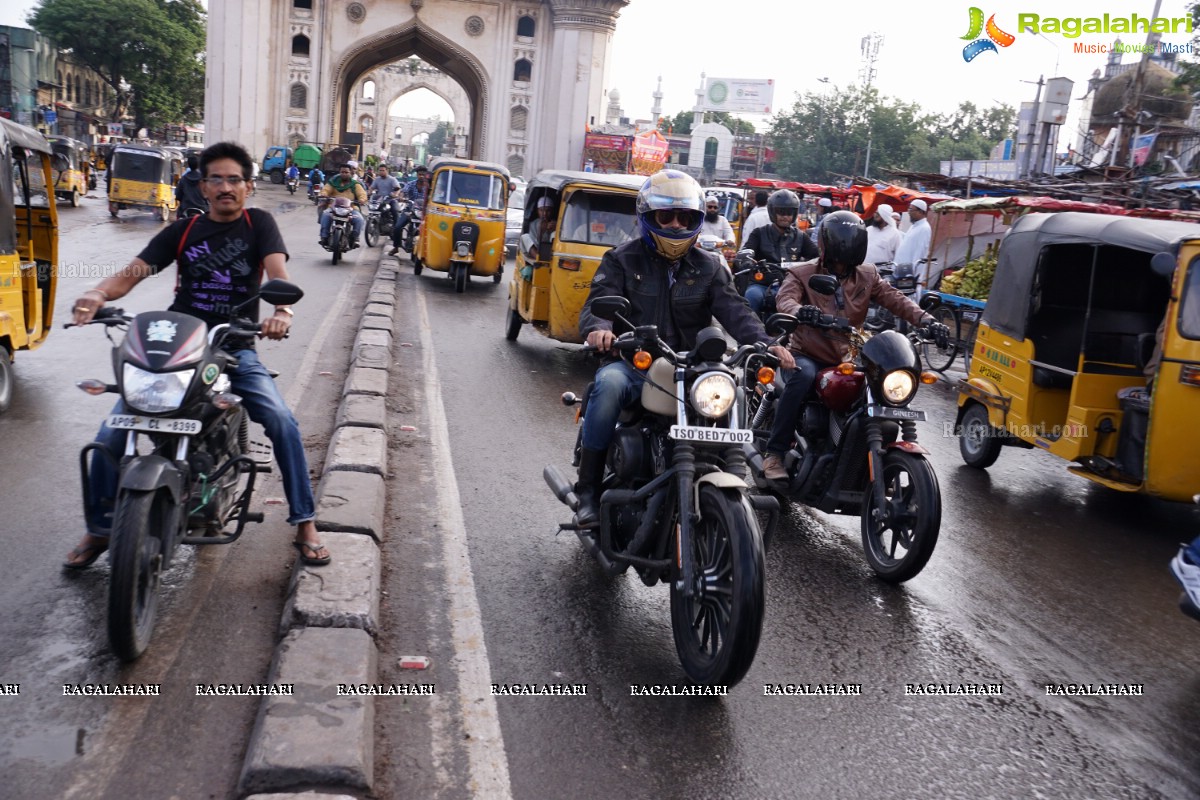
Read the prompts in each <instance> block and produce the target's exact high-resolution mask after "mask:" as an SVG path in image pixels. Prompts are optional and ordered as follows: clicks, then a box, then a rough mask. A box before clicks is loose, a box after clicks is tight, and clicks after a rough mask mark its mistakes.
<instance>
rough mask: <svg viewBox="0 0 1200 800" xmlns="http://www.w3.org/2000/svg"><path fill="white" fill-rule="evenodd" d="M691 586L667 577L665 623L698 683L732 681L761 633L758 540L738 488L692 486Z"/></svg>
mask: <svg viewBox="0 0 1200 800" xmlns="http://www.w3.org/2000/svg"><path fill="white" fill-rule="evenodd" d="M692 553H693V557H694V559H695V564H696V572H697V578H698V584H699V585H698V587H697V592H696V594H695V595H694V596H692V597H685V596H684V594H683V590H682V589H681V588H679V587H678V586H677V585H676V584H675V583H672V585H671V630H672V632H673V633H674V636H675V650H676V652H677V653H678V654H679V662H680V664H682V665H683V671H684V672H686V673H687V675H688V677H689V678H691V679H692V680H693V681H695V682H696V683H697V684H700V685H702V686H733V685H734V684H736V683H737V682H738V681H740V680H741V679H742V678H744V677H745V675H746V673H747V672H748V671H749V670H750V665H751V664H752V663H753V662H754V656H755V654H756V653H757V652H758V642H759V638H760V636H761V635H762V621H763V608H764V606H765V603H766V600H765V590H764V567H763V547H762V541H761V537H760V536H759V534H758V529H757V521H756V520H755V518H754V512H753V511H751V510H750V506H749V503H747V502H746V500H745V499H744V498H743V497H741V495H740V493H738V492H732V491H722V490H721V489H718V488H717V487H715V486H709V485H705V486H701V487H700V520H699V522H698V524H697V525H696V526H695V528H694V531H693V538H692Z"/></svg>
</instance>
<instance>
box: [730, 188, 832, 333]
mask: <svg viewBox="0 0 1200 800" xmlns="http://www.w3.org/2000/svg"><path fill="white" fill-rule="evenodd" d="M799 213H800V197H799V196H798V195H797V194H796V193H795V192H793V191H791V190H790V189H779V190H778V191H775V192H772V193H771V196H770V197H768V198H767V217H768V218H769V219H770V220H771V224H770V225H763V226H761V227H758V228H755V229H754V230H753V231H752V232H751V233H750V237H749V238H748V239H746V242H745V244H743V245H742V249H744V250H753V251H754V259H755V260H756V261H767V262H768V263H771V264H779V265H781V266H784V267H785V268H786V267H787V265H788V264H791V263H795V262H799V261H808V260H810V259H813V258H816V257H817V246H816V245H815V244H813V242H812V240H811V239H809V238H808V236H807V235H806V234H805V233H804V232H803V231H801V230H799V229H798V228H797V227H796V216H797V215H798V214H799ZM749 266H750V265H749V264H745V265H743V264H740V263H739V264H736V265H735V268H736V269H738V270H742V269H746V268H747V267H749ZM768 289H769V287H768V286H765V285H763V284H751V285H750V286H748V287H747V288H746V302H748V303H749V304H750V308H751V309H753V311H754V313H756V314H757V313H759V312H761V311H762V309H763V304H764V303H765V302H766V297H767V291H768Z"/></svg>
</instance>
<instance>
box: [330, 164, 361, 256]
mask: <svg viewBox="0 0 1200 800" xmlns="http://www.w3.org/2000/svg"><path fill="white" fill-rule="evenodd" d="M335 197H345V198H347V199H349V200H350V202H351V203H353V204H354V205H355V208H354V209H353V210H352V211H351V212H350V218H351V220H352V222H353V223H354V235H353V238H352V239H351V240H350V246H351V247H357V246H358V237H359V236H361V235H362V232H363V226H365V225H366V220H364V219H363V215H362V214H361V213H360V211H359V209H361V208H362V207H363V206H365V205H366V204H367V190H366V189H364V188H363V185H362V184H361V183H359V182H358V179H357V178H355V177H354V170H353V168H352V167H351V166H350V162H347V163H346V164H343V165H342V168H341V169H340V170H338V174H337V175H334V176H333V177H332V178H330V179H329V182H328V183H326V184H325V187H324V188H323V189H321V203H322V206H321V208H322V209H323V210H322V212H321V246H322V247H328V246H329V227H330V226H331V225H332V224H333V212H332V211H330V210H329V208H328V206H329V204H330V203H331V202H332V201H333V199H334V198H335Z"/></svg>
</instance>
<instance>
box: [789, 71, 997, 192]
mask: <svg viewBox="0 0 1200 800" xmlns="http://www.w3.org/2000/svg"><path fill="white" fill-rule="evenodd" d="M1015 119H1016V113H1015V111H1014V110H1013V109H1012V108H1011V107H1010V106H1004V105H1002V106H999V107H996V108H989V109H986V110H981V109H979V108H977V107H976V106H975V105H974V104H973V103H969V102H964V103H962V104H961V105H959V107H958V109H957V110H956V111H955V112H954V113H953V114H945V115H935V114H928V113H925V112H923V111H922V110H921V108H920V106H918V105H917V104H915V103H908V102H905V101H903V100H899V99H896V98H891V97H888V98H883V97H880V96H879V93H878V92H877V91H876V90H875V89H870V88H866V87H862V86H850V87H848V88H847V89H844V90H839V89H837V88H836V87H835V88H834V90H833V91H831V92H828V93H823V94H814V93H811V92H810V93H808V94H805V95H804V96H802V97H797V99H796V102H795V103H794V104H793V106H792V108H791V110H790V111H788V112H786V113H783V114H780V115H779V116H777V117H775V119H774V120H773V122H772V125H771V129H770V136H771V139H772V140H773V142H774V148H775V150H776V152H777V153H778V156H777V161H776V171H777V172H779V173H780V174H782V175H783V176H784V177H786V178H790V179H793V180H802V181H814V182H817V183H830V182H832V181H833V180H835V178H836V176H840V175H860V174H861V173H862V172H863V170H864V169H865V168H866V155H867V142H868V139H869V140H870V143H871V171H872V172H873V173H874V172H875V171H876V170H877V169H909V170H918V171H923V172H937V171H938V162H939V161H946V160H950V159H951V158H953V159H956V160H965V159H976V160H978V159H984V158H987V157H988V154H989V153H990V151H991V149H992V147H994V146H995V145H996V144H997V143H998V142H1000V141H1002V140H1003V139H1004V138H1006V137H1007V136H1009V135H1010V134H1011V133H1012V130H1013V128H1014V125H1015Z"/></svg>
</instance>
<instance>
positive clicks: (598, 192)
mask: <svg viewBox="0 0 1200 800" xmlns="http://www.w3.org/2000/svg"><path fill="white" fill-rule="evenodd" d="M645 182H646V176H645V175H625V174H619V173H607V174H606V173H600V172H568V171H561V170H547V171H544V172H541V173H538V175H537V177H536V178H534V179H533V181H531V182H530V184H529V186H528V187H527V188H526V190H525V223H524V226H523V227H522V229H521V230H522V235H521V243H520V246H519V248H518V252H517V266H516V269H515V270H514V271H513V276H512V280H511V282H510V283H509V285H508V314H507V316H506V318H505V325H504V330H505V336H506V338H507V339H508V340H509V341H515V340H516V338H517V336H518V335H520V333H521V326H522V325H523V324H525V323H527V322H529V323H533V324H534V326H535V327H539V328H543V329H544V330H545V332H546V333H547V334H549V336H550V337H551V338H553V339H557V340H559V341H560V342H580V341H582V339H581V338H580V336H579V312H580V310H581V309H582V308H583V303H584V301H585V300H587V296H588V290H589V289H590V288H591V286H592V276H593V275H595V273H596V267H598V266H600V259H601V258H603V257H604V254H605V253H606V252H608V250H609V249H610V248H612V247H615V246H616V245H619V244H624V243H625V242H628V241H630V240H631V239H636V238H638V236H639V235H640V233H639V232H638V220H637V195H638V190H639V189H641V188H642V184H644V183H645ZM539 206H545V207H547V208H549V209H550V215H551V220H552V221H553V226H552V227H550V228H545V227H543V226H542V225H541V224H540V215H539V213H538V207H539Z"/></svg>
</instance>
